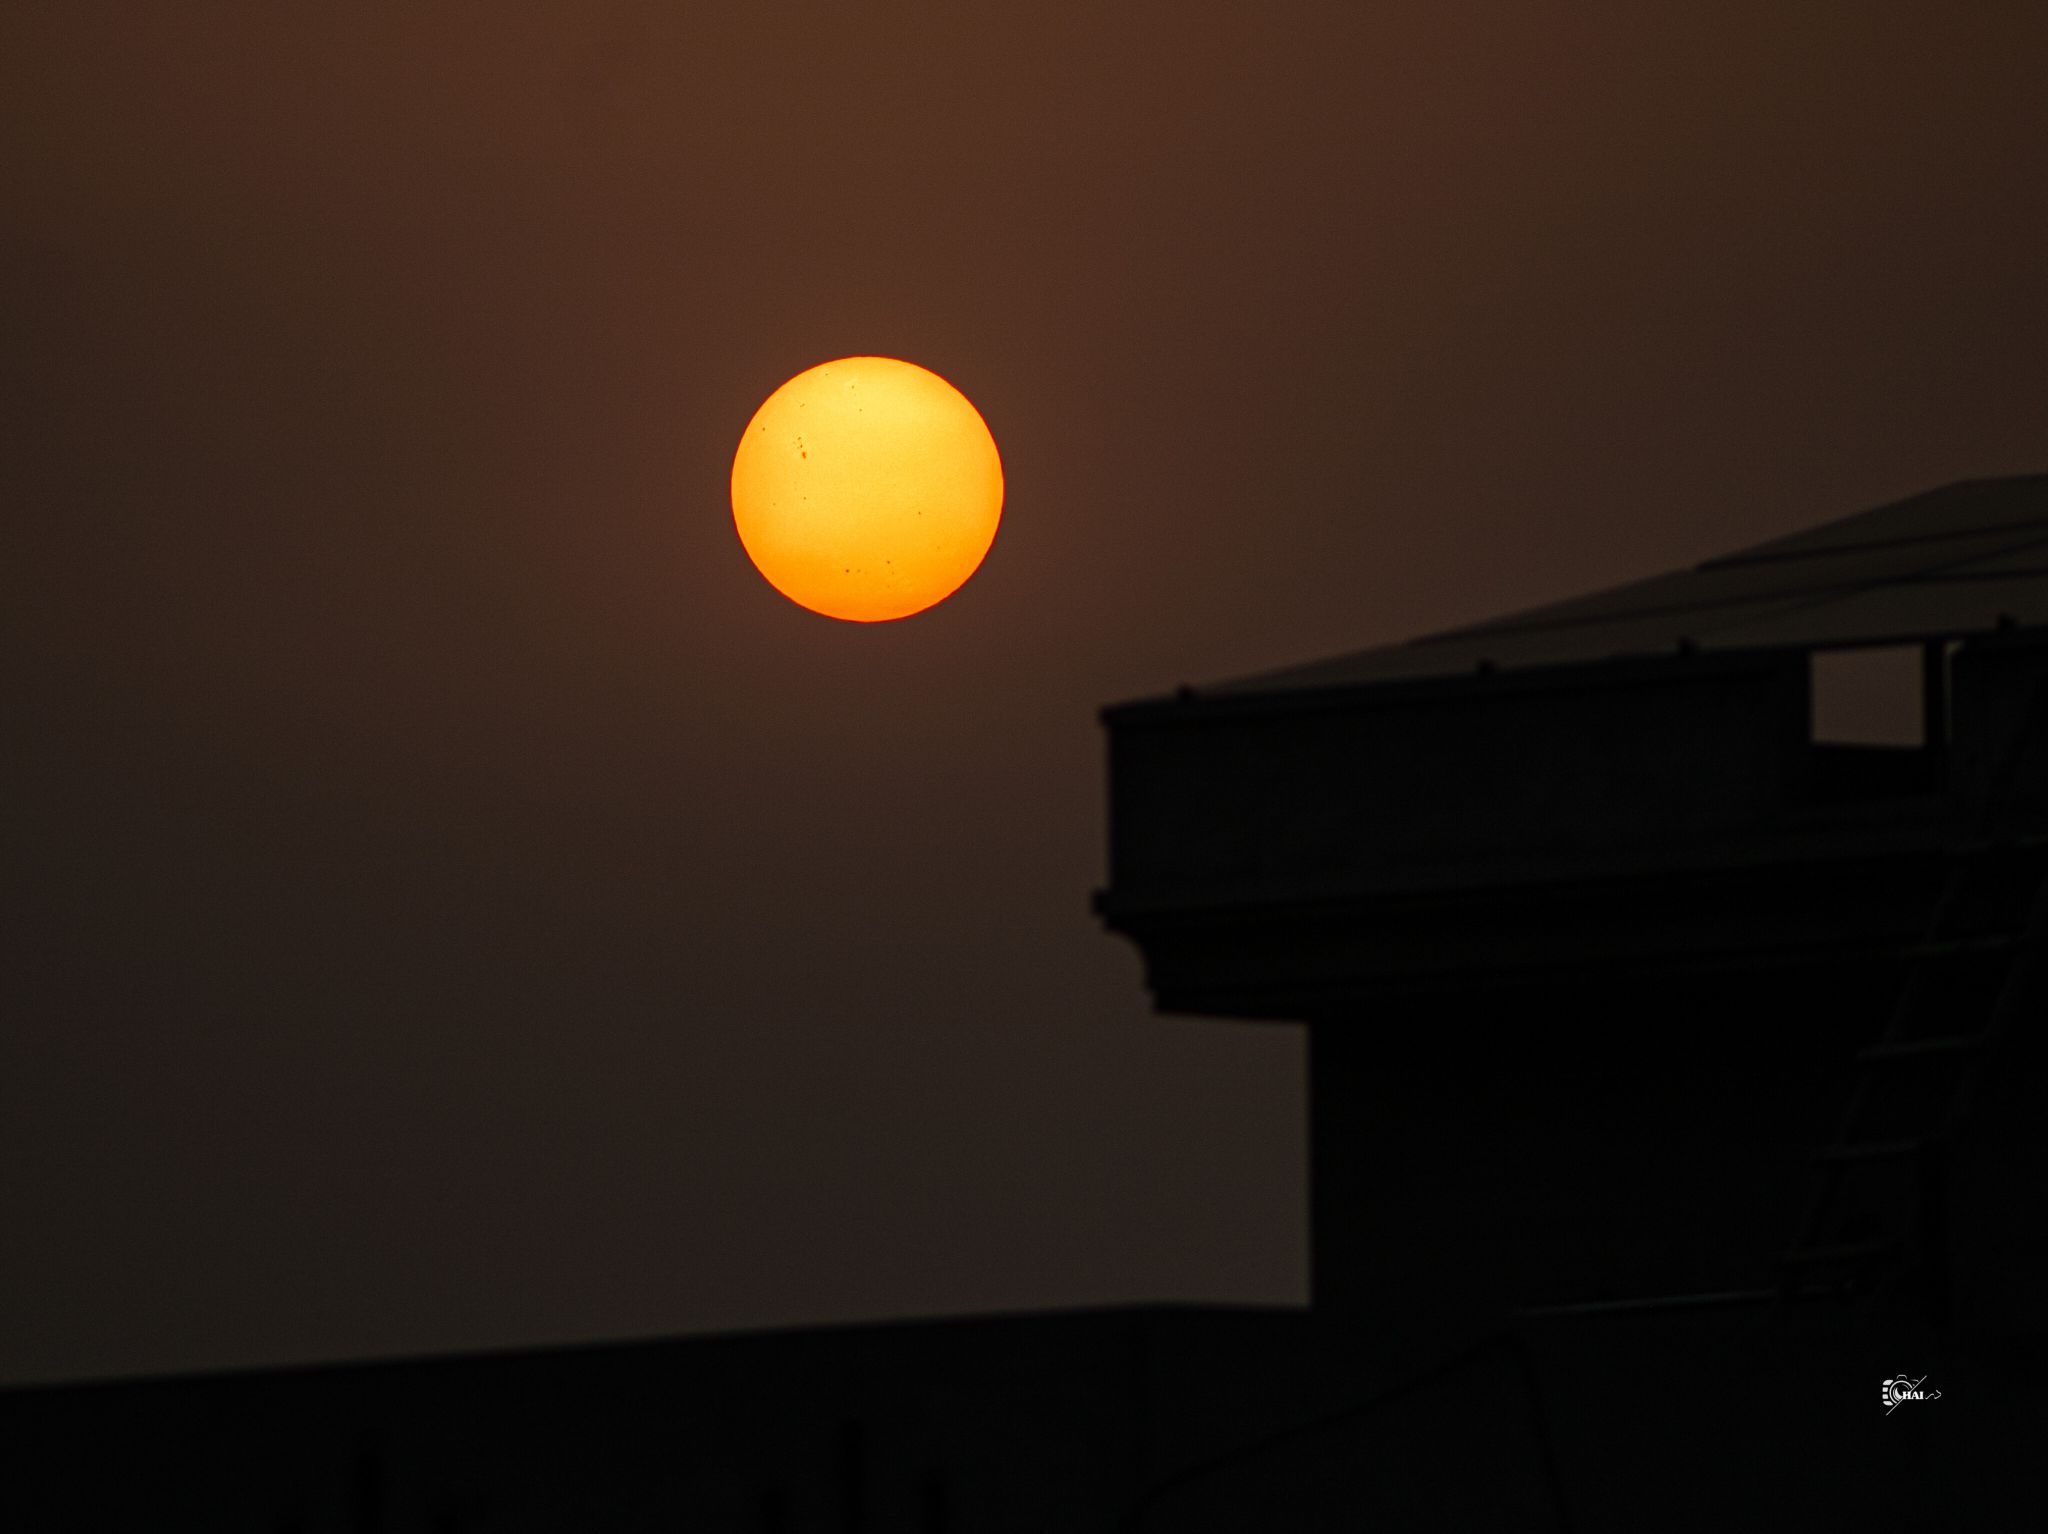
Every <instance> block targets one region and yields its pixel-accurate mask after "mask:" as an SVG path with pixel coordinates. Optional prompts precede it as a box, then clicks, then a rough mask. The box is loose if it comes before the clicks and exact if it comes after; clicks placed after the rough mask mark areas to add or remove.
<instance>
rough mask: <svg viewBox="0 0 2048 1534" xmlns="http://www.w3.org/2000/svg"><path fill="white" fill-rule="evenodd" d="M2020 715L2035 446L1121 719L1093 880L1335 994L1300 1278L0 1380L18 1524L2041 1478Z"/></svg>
mask: <svg viewBox="0 0 2048 1534" xmlns="http://www.w3.org/2000/svg"><path fill="white" fill-rule="evenodd" d="M2044 715H2048V477H2036V478H2024V479H2004V480H1988V481H1978V482H1971V483H1965V484H1959V485H1953V486H1950V487H1948V488H1946V489H1942V490H1937V491H1934V492H1931V493H1928V494H1925V495H1921V496H1917V497H1914V498H1912V499H1910V500H1906V501H1902V502H1899V503H1897V504H1895V505H1890V506H1885V507H1881V508H1879V509H1877V510H1874V511H1869V512H1865V513H1863V514H1861V515H1858V516H1852V517H1848V518H1845V519H1842V520H1840V521H1836V522H1831V523H1828V524H1825V525H1823V526H1820V527H1816V528H1814V529H1812V530H1810V531H1808V532H1805V533H1801V534H1797V535H1794V536H1792V537H1788V538H1783V539H1779V540H1776V541H1774V542H1771V543H1767V544H1764V545H1761V546H1760V547H1757V548H1753V549H1749V550H1746V551H1743V552H1741V553H1737V554H1731V555H1728V556H1726V557H1723V558H1718V559H1713V560H1709V561H1707V562H1706V563H1705V564H1702V565H1700V566H1698V567H1697V568H1695V569H1692V570H1688V571H1682V572H1678V573H1675V574H1672V575H1668V576H1663V577H1659V578H1657V579H1653V580H1649V581H1644V582H1640V583H1637V584H1634V585H1631V586H1626V587H1622V588H1620V589H1618V590H1614V591H1609V592H1603V593H1600V594H1597V595H1594V596H1590V597H1586V598H1582V599H1579V600H1575V601H1571V602H1565V603H1561V604H1557V605H1554V606H1550V607H1545V608H1539V609H1537V610H1535V611H1532V612H1527V613H1522V614H1517V615H1514V616H1512V617H1509V618H1504V619H1501V620H1498V621H1495V622H1490V623H1485V624H1481V625H1477V626H1475V627H1471V628H1466V629H1461V630H1457V631H1454V632H1451V633H1446V634H1441V635H1435V636H1431V637H1429V638H1426V639H1422V640H1417V641H1414V642H1411V643H1408V644H1402V645H1395V646H1390V647H1387V648H1382V649H1377V650H1370V651H1366V652H1364V653H1362V654H1358V655H1351V656H1344V657H1339V658H1335V659H1332V660H1328V661H1323V662H1319V663H1316V664H1313V665H1308V666H1303V667H1299V668H1296V669H1292V670H1288V671H1283V672H1278V673H1274V674H1272V675H1268V676H1264V677H1258V678H1253V679H1250V680H1247V681H1241V682H1235V683H1228V684H1222V685H1218V686H1213V687H1200V688H1183V689H1181V690H1180V691H1179V692H1177V693H1176V694H1174V695H1172V696H1170V697H1162V698H1158V699H1152V700H1147V701H1143V702H1137V703H1131V704H1126V705H1122V706H1119V707H1115V708H1111V709H1109V710H1107V711H1106V712H1105V715H1104V719H1105V723H1106V726H1107V729H1108V734H1109V743H1110V762H1111V789H1110V794H1111V804H1110V810H1111V814H1110V824H1111V852H1110V878H1109V883H1108V886H1107V887H1106V888H1105V889H1104V890H1103V891H1101V892H1100V893H1099V894H1098V896H1097V897H1096V906H1097V910H1098V912H1099V914H1100V916H1101V917H1102V919H1103V921H1104V922H1105V923H1106V924H1107V925H1108V927H1109V928H1110V929H1112V930H1113V931H1115V932H1118V933H1120V934H1123V935H1124V936H1126V937H1128V938H1129V939H1130V940H1131V941H1133V942H1134V943H1135V944H1136V945H1137V947H1138V948H1139V950H1140V951H1141V953H1142V954H1143V957H1144V961H1145V968H1146V975H1147V983H1148V985H1149V986H1150V988H1151V991H1152V994H1153V997H1154V999H1155V1001H1156V1003H1157V1005H1158V1006H1159V1007H1160V1008H1161V1009H1162V1010H1165V1011H1169V1012H1175V1013H1186V1014H1192V1015H1200V1016H1209V1017H1224V1018H1238V1019H1244V1020H1246V1021H1247V1022H1248V1023H1255V1024H1257V1025H1260V1026H1300V1027H1305V1028H1306V1029H1307V1030H1308V1039H1309V1058H1310V1083H1311V1085H1310V1094H1311V1096H1310V1112H1311V1147H1312V1149H1311V1167H1310V1186H1311V1204H1312V1212H1313V1222H1314V1244H1313V1252H1314V1256H1313V1303H1312V1305H1311V1306H1310V1307H1309V1308H1308V1309H1307V1310H1305V1311H1290V1310H1282V1309H1265V1308H1257V1307H1244V1308H1232V1307H1179V1306H1129V1307H1112V1308H1109V1309H1104V1310H1097V1311H1072V1312H1055V1313H1046V1314H1040V1315H1021V1316H1007V1317H978V1318H967V1319H957V1320H933V1321H921V1322H912V1323H905V1324H886V1325H873V1326H854V1327H825V1328H804V1329H794V1330H790V1331H786V1332H776V1333H763V1334H759V1335H751V1336H722V1337H707V1338H685V1339H678V1340H669V1341H658V1342H648V1343H639V1344H630V1345H618V1346H611V1347H601V1348H575V1349H555V1350H539V1351H531V1352H524V1353H506V1354H501V1355H492V1356H484V1357H469V1358H446V1359H429V1360H417V1361H408V1362H401V1363H377V1364H357V1365H336V1366H330V1367H324V1368H312V1369H292V1370H275V1371H257V1372H249V1373H244V1374H234V1375H221V1376H216V1377H210V1378H185V1379H169V1380H149V1381H131V1382H120V1383H113V1384H92V1385H77V1386H64V1387H44V1388H39V1389H26V1390H14V1391H8V1392H0V1468H4V1472H5V1473H4V1477H0V1528H8V1529H15V1528H19V1529H45V1528H48V1529H60V1528H93V1529H98V1528H143V1527H148V1528H162V1527H182V1526H187V1525H190V1526H195V1527H196V1526H201V1525H202V1524H203V1526H205V1527H208V1528H213V1529H250V1530H259V1529H260V1530H286V1529H293V1530H305V1531H314V1530H348V1529H385V1530H413V1529H421V1530H427V1529H434V1530H500V1529H505V1530H511V1529H522V1530H523V1529H554V1528H577V1529H592V1528H620V1529H626V1528H633V1529H641V1528H645V1529H704V1530H710V1529H721V1530H723V1529H730V1530H734V1531H742V1530H758V1531H770V1530H787V1531H798V1530H819V1531H825V1530H874V1531H880V1530H904V1531H920V1530H921V1531H940V1530H959V1531H967V1530H973V1531H982V1530H1019V1531H1021V1530H1065V1529H1073V1530H1098V1529H1099V1530H1161V1531H1165V1530H1260V1531H1283V1530H1310V1529H1358V1528H1395V1529H1409V1528H1415V1529H1439V1528H1440V1529H1458V1530H1464V1529H1487V1530H1491V1529H1501V1530H1508V1529H1514V1530H1524V1529H1571V1530H1630V1531H1634V1530H1640V1529H1644V1528H1656V1529H1724V1528H1730V1527H1742V1528H1751V1527H1786V1528H1800V1529H1814V1528H1819V1529H1833V1528H1857V1527H1869V1526H1880V1525H1881V1526H1886V1527H1901V1526H1903V1527H1911V1528H1940V1529H2007V1528H2021V1527H2028V1526H2031V1524H2032V1523H2033V1522H2035V1521H2037V1520H2038V1518H2039V1516H2040V1514H2039V1513H2038V1512H2036V1511H2034V1510H2033V1509H2032V1508H2031V1507H2030V1500H2031V1485H2030V1481H2031V1477H2029V1476H2027V1475H2026V1474H2025V1471H2026V1470H2027V1468H2028V1467H2029V1466H2030V1465H2031V1462H2032V1455H2031V1453H2030V1451H2031V1450H2032V1448H2033V1445H2034V1444H2035V1443H2037V1442H2038V1441H2040V1439H2041V1437H2042V1435H2043V1432H2044V1430H2048V1388H2044V1386H2043V1385H2042V1384H2040V1383H2039V1379H2038V1373H2039V1371H2038V1370H2037V1369H2036V1367H2035V1366H2036V1362H2037V1360H2039V1359H2040V1358H2041V1357H2042V1355H2043V1353H2044V1351H2048V1349H2044V1343H2048V1223H2044V1218H2043V1214H2042V1210H2043V1207H2044V1194H2048V1135H2044V1133H2043V1129H2042V1121H2043V1112H2042V1110H2043V1104H2044V1102H2048V1090H2044V1088H2048V1068H2044V1059H2043V1033H2044V1028H2043V1024H2044V1015H2043V1014H2044V1011H2048V972H2044V964H2048V958H2044V950H2048V718H2044ZM1852 737H1854V738H1852ZM1911 1390H1917V1391H1918V1394H1917V1395H1911V1394H1906V1393H1905V1392H1907V1391H1911Z"/></svg>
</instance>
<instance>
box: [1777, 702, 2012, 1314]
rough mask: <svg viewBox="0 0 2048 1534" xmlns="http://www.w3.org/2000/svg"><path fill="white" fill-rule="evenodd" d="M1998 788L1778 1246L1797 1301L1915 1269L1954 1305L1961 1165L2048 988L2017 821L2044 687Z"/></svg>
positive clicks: (1925, 1289)
mask: <svg viewBox="0 0 2048 1534" xmlns="http://www.w3.org/2000/svg"><path fill="white" fill-rule="evenodd" d="M2032 701H2033V706H2032V707H2031V708H2029V709H2028V710H2027V711H2026V714H2025V716H2024V722H2023V724H2022V725H2021V728H2020V731H2019V732H2018V735H2017V736H2016V738H2015V739H2014V740H2013V741H2012V742H2011V744H2010V745H2009V746H2008V748H2007V751H2006V754H2005V760H2004V761H2003V762H2002V763H2001V764H2000V770H1999V772H1998V773H1997V775H1996V779H1995V781H1994V783H1993V785H1992V786H1991V789H1990V792H1989V793H1988V794H1987V795H1986V799H1985V802H1984V805H1983V809H1982V814H1981V818H1980V821H1979V824H1978V828H1977V832H1978V834H1977V836H1976V837H1975V838H1974V839H1973V840H1971V841H1969V842H1966V843H1962V844H1959V845H1958V846H1956V847H1955V848H1954V849H1952V851H1951V853H1950V858H1951V861H1950V864H1949V868H1948V874H1947V877H1946V879H1945V880H1944V882H1943V886H1942V890H1941V893H1940V895H1939V896H1938V897H1937V899H1936V901H1935V903H1934V906H1933V908H1932V910H1931V911H1930V913H1929V916H1928V919H1927V923H1926V927H1925V929H1924V931H1923V932H1922V934H1921V937H1920V940H1919V941H1918V942H1916V943H1913V944H1912V945H1910V946H1909V947H1907V948H1906V949H1905V951H1904V952H1903V954H1902V955H1901V957H1902V958H1903V959H1904V961H1905V963H1906V974H1905V979H1904V981H1903V983H1902V984H1901V986H1900V988H1899V990H1898V992H1897V994H1896V996H1895V997H1894V999H1893V1004H1892V1007H1891V1010H1890V1013H1889V1015H1888V1016H1887V1018H1886V1021H1885V1025H1884V1028H1883V1031H1882V1032H1881V1033H1880V1034H1879V1035H1878V1037H1877V1038H1876V1039H1875V1040H1874V1041H1872V1042H1871V1043H1869V1044H1867V1045H1865V1046H1864V1047H1863V1048H1862V1049H1860V1050H1858V1051H1857V1052H1856V1056H1855V1060H1854V1062H1853V1068H1852V1073H1851V1076H1850V1082H1849V1091H1848V1096H1847V1098H1846V1100H1845V1102H1844V1104H1843V1106H1842V1110H1841V1119H1840V1125H1839V1128H1838V1129H1837V1131H1836V1133H1835V1135H1834V1137H1833V1139H1832V1140H1831V1141H1830V1142H1829V1143H1827V1144H1825V1145H1822V1146H1821V1147H1819V1148H1818V1149H1817V1150H1815V1151H1814V1152H1813V1156H1812V1161H1813V1170H1814V1184H1813V1190H1812V1194H1811V1196H1810V1198H1809V1199H1808V1202H1807V1205H1806V1212H1805V1216H1804V1218H1803V1220H1802V1221H1801V1223H1800V1226H1799V1232H1798V1235H1797V1236H1796V1237H1795V1238H1794V1240H1793V1241H1792V1243H1791V1245H1790V1246H1788V1247H1787V1248H1786V1249H1785V1251H1784V1252H1783V1253H1781V1254H1780V1256H1779V1259H1778V1274H1777V1279H1778V1292H1779V1293H1780V1294H1781V1295H1783V1296H1785V1297H1787V1298H1800V1297H1807V1296H1818V1295H1834V1296H1839V1295H1843V1294H1855V1293H1861V1292H1866V1291H1868V1290H1869V1289H1871V1288H1873V1287H1875V1286H1876V1284H1878V1283H1879V1282H1880V1281H1882V1280H1883V1279H1885V1278H1886V1277H1888V1276H1892V1275H1895V1274H1897V1273H1898V1272H1899V1271H1900V1270H1901V1269H1903V1270H1905V1272H1906V1273H1907V1274H1908V1275H1910V1280H1911V1281H1912V1283H1913V1286H1914V1287H1915V1288H1916V1289H1917V1291H1918V1293H1917V1299H1918V1302H1919V1304H1920V1305H1921V1307H1922V1309H1923V1310H1924V1311H1925V1312H1926V1313H1928V1314H1929V1316H1930V1317H1931V1318H1933V1319H1935V1320H1936V1321H1939V1320H1942V1319H1945V1317H1946V1315H1947V1310H1948V1302H1949V1294H1948V1274H1947V1262H1946V1247H1947V1170H1948V1156H1949V1151H1950V1147H1951V1146H1952V1144H1953V1143H1954V1140H1955V1137H1956V1135H1957V1133H1958V1132H1959V1131H1960V1130H1961V1128H1962V1126H1963V1124H1964V1122H1965V1120H1966V1119H1967V1117H1968V1114H1969V1110H1970V1105H1971V1102H1972V1099H1973V1098H1974V1096H1975V1094H1976V1090H1977V1087H1978V1085H1979V1083H1980V1082H1981V1081H1982V1079H1983V1077H1984V1073H1985V1071H1986V1070H1987V1069H1988V1068H1989V1066H1990V1062H1991V1061H1992V1059H1993V1057H1994V1055H1995V1053H1996V1050H1997V1046H1998V1044H1999V1042H2000V1041H2001V1040H2002V1039H2003V1038H2005V1037H2006V1036H2007V1035H2008V1034H2009V1033H2010V1032H2011V1031H2012V1030H2013V1028H2014V1027H2015V1025H2016V1024H2017V1023H2019V1022H2020V1021H2021V1020H2022V1019H2023V1018H2024V1017H2025V1015H2026V1014H2027V1013H2028V1012H2029V1011H2033V1010H2039V1009H2040V1006H2041V998H2042V996H2043V994H2044V985H2048V852H2044V845H2048V839H2044V838H2043V837H2042V836H2041V835H2040V834H2038V833H2036V834H2022V833H2020V832H2017V831H2015V830H2013V829H2011V827H2010V826H2009V825H2006V824H2005V821H2006V811H2007V809H2008V808H2009V795H2010V793H2011V790H2012V788H2013V786H2014V780H2015V779H2016V777H2017V776H2018V774H2019V771H2020V769H2021V766H2022V761H2023V757H2024V748H2025V746H2026V745H2027V744H2028V742H2029V740H2030V739H2031V738H2032V737H2034V736H2035V735H2037V734H2038V733H2039V732H2040V731H2041V729H2042V719H2043V714H2044V711H2048V710H2044V707H2043V704H2044V701H2048V699H2044V697H2043V695H2042V693H2041V691H2040V689H2038V688H2037V690H2036V694H2035V696H2034V698H2033V700H2032Z"/></svg>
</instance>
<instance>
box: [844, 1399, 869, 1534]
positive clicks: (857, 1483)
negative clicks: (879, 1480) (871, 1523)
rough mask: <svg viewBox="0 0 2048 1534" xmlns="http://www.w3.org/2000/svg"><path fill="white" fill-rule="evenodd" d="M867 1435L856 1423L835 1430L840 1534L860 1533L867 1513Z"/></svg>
mask: <svg viewBox="0 0 2048 1534" xmlns="http://www.w3.org/2000/svg"><path fill="white" fill-rule="evenodd" d="M866 1439H867V1435H866V1434H865V1433H864V1432H863V1431H862V1430H861V1424H860V1423H858V1422H852V1421H848V1422H844V1423H841V1424H840V1428H839V1527H840V1529H841V1531H842V1534H864V1531H865V1530H866V1528H867V1526H868V1510H867V1442H866Z"/></svg>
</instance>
